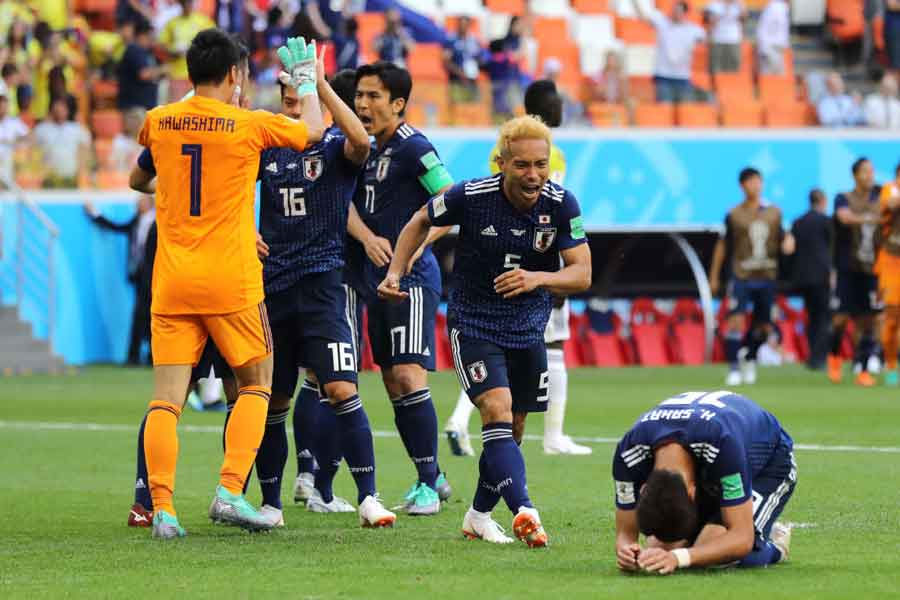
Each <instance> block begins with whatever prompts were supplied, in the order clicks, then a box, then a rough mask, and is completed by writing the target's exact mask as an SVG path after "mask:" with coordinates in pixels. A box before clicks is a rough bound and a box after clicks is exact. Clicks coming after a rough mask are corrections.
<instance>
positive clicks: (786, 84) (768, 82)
mask: <svg viewBox="0 0 900 600" xmlns="http://www.w3.org/2000/svg"><path fill="white" fill-rule="evenodd" d="M796 97H797V90H796V86H795V85H794V80H793V78H791V77H788V76H786V75H765V74H760V76H759V99H760V100H762V101H763V102H764V103H766V104H769V103H777V102H784V101H787V100H795V99H796Z"/></svg>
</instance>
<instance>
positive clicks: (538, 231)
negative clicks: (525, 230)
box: [534, 227, 556, 252]
mask: <svg viewBox="0 0 900 600" xmlns="http://www.w3.org/2000/svg"><path fill="white" fill-rule="evenodd" d="M555 239H556V227H537V228H535V230H534V249H535V250H537V251H538V252H546V251H547V250H549V249H550V247H551V246H552V245H553V241H554V240H555Z"/></svg>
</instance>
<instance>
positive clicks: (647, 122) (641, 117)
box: [634, 102, 675, 127]
mask: <svg viewBox="0 0 900 600" xmlns="http://www.w3.org/2000/svg"><path fill="white" fill-rule="evenodd" d="M634 124H635V125H637V126H638V127H674V126H675V107H674V106H673V105H672V104H668V103H656V102H654V103H649V104H638V105H637V106H636V107H635V109H634Z"/></svg>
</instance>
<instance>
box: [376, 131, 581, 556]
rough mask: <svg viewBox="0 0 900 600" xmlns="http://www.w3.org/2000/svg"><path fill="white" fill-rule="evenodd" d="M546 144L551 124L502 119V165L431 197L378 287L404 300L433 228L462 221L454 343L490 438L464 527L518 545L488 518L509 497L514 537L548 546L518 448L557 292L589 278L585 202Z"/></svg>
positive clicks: (543, 397) (532, 406)
mask: <svg viewBox="0 0 900 600" xmlns="http://www.w3.org/2000/svg"><path fill="white" fill-rule="evenodd" d="M550 145H551V142H550V129H549V128H548V127H547V126H546V125H544V124H543V123H541V122H540V121H539V120H538V119H535V118H534V117H529V116H526V117H520V118H518V119H513V120H511V121H509V122H508V123H506V124H504V125H503V127H502V128H501V130H500V142H499V146H500V156H499V158H498V164H499V166H500V170H501V173H500V174H499V175H495V176H493V177H488V178H485V179H477V180H473V181H468V182H463V183H460V184H458V185H455V186H453V187H452V188H451V189H450V190H448V191H447V192H446V193H444V194H441V195H439V196H437V197H435V198H433V199H431V200H430V201H429V203H428V204H427V205H426V206H425V207H423V208H422V209H421V210H420V211H419V212H417V213H416V214H415V216H413V218H412V220H411V221H410V222H409V224H408V225H407V226H406V227H405V228H404V229H403V232H402V233H401V234H400V238H399V239H398V241H397V247H396V249H395V251H394V257H393V260H392V261H391V266H390V268H389V270H388V273H387V277H386V278H385V280H384V281H383V282H382V283H381V285H380V286H379V287H378V292H379V294H380V295H381V296H382V297H385V298H389V299H393V300H399V299H404V298H405V297H406V296H407V294H406V293H404V292H401V291H400V278H401V276H402V275H403V274H404V272H405V268H406V265H407V264H408V262H409V258H410V256H412V254H413V252H414V251H415V250H416V248H418V247H419V245H420V244H421V243H422V241H423V240H424V239H425V237H426V235H427V234H428V230H429V227H431V226H438V227H443V226H448V225H459V226H460V232H459V243H458V245H457V249H456V262H455V264H454V269H453V270H454V278H455V280H456V284H457V285H456V287H454V289H453V291H452V292H451V295H450V304H449V309H448V317H449V319H448V320H449V328H450V340H451V344H452V348H453V358H454V363H455V365H456V372H457V375H458V377H459V380H460V384H461V385H462V387H463V389H464V390H466V392H467V393H468V395H469V398H470V399H471V400H472V401H473V402H474V403H475V405H476V406H477V407H478V409H479V411H480V412H481V420H482V424H483V426H482V430H481V432H482V433H481V436H482V440H483V442H484V449H483V452H482V454H481V459H480V461H479V475H480V476H479V480H478V487H477V490H476V492H475V499H474V501H473V503H472V508H470V509H469V511H468V512H467V513H466V516H465V519H464V520H463V533H464V534H465V535H466V536H467V537H470V538H482V539H484V540H486V541H489V542H494V543H508V542H511V541H512V540H511V539H510V538H508V537H506V536H505V535H504V534H503V531H502V529H501V528H500V526H499V525H498V524H497V523H496V522H495V521H494V520H493V519H492V518H491V511H492V510H493V508H494V506H496V504H497V502H498V501H499V500H500V497H501V496H502V497H503V499H504V500H505V501H506V505H507V506H508V507H509V509H510V510H511V511H512V513H513V514H514V515H515V518H514V520H513V530H514V531H515V534H516V536H517V537H518V538H519V539H520V540H522V541H523V542H525V543H526V544H528V545H529V546H531V547H535V546H545V545H546V544H547V534H546V533H545V532H544V528H543V526H542V525H541V520H540V517H539V515H538V512H537V510H536V509H535V508H534V506H533V505H532V503H531V499H530V498H529V497H528V488H527V486H526V483H525V461H524V459H523V456H522V452H521V450H520V449H519V444H520V443H521V441H522V436H523V434H524V432H525V419H526V417H527V415H528V413H529V412H543V411H545V410H547V400H548V397H549V391H548V388H549V377H548V373H547V350H546V346H545V344H544V329H545V327H546V326H547V319H548V318H549V316H550V310H551V308H552V298H551V294H553V295H558V296H565V295H569V294H573V293H577V292H581V291H584V290H586V289H587V288H588V287H589V286H590V283H591V254H590V250H589V248H588V246H587V244H586V243H585V242H586V239H585V235H584V227H583V225H582V220H581V214H580V210H579V208H578V203H577V202H576V200H575V197H574V196H573V195H572V194H571V193H570V192H567V191H566V190H565V189H564V188H562V187H560V186H558V185H556V184H554V183H551V182H550V181H549V174H550V169H549V163H550ZM560 256H562V261H563V263H564V267H562V268H560Z"/></svg>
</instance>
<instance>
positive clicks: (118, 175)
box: [97, 170, 128, 190]
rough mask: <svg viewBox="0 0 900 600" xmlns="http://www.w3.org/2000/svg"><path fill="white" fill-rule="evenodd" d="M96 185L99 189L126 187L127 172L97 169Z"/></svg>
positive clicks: (121, 188)
mask: <svg viewBox="0 0 900 600" xmlns="http://www.w3.org/2000/svg"><path fill="white" fill-rule="evenodd" d="M97 187H98V188H100V189H101V190H125V189H128V173H125V172H122V171H110V170H100V171H97Z"/></svg>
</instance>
